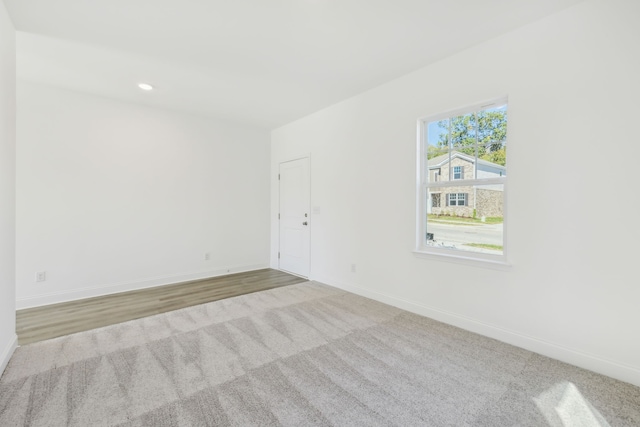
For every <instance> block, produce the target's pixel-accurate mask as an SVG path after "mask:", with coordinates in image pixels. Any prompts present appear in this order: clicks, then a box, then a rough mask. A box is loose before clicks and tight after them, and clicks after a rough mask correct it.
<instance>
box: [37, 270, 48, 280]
mask: <svg viewBox="0 0 640 427" xmlns="http://www.w3.org/2000/svg"><path fill="white" fill-rule="evenodd" d="M45 280H47V272H46V271H38V272H37V273H36V282H44V281H45Z"/></svg>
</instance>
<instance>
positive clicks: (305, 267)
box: [278, 155, 311, 278]
mask: <svg viewBox="0 0 640 427" xmlns="http://www.w3.org/2000/svg"><path fill="white" fill-rule="evenodd" d="M299 160H306V168H307V170H306V176H305V178H304V180H303V187H304V188H303V189H302V191H304V192H305V194H304V196H303V197H305V198H306V200H303V201H302V204H303V211H304V212H300V217H299V218H296V219H291V220H292V221H299V222H300V224H301V227H300V230H302V231H303V233H304V235H303V247H302V251H301V256H302V257H303V259H302V261H301V264H300V265H299V266H293V265H292V264H289V265H284V266H283V264H284V263H285V261H288V260H287V258H285V254H284V252H285V249H286V248H284V247H283V241H282V240H283V228H282V227H283V223H284V222H285V221H287V220H289V219H285V218H284V217H283V218H281V214H282V181H281V179H280V175H281V173H282V166H283V164H287V163H291V162H296V161H299ZM310 209H311V159H310V156H308V155H307V156H304V157H297V158H293V159H288V160H283V161H281V162H279V163H278V269H280V270H282V271H286V272H287V273H291V274H294V275H297V276H300V277H304V278H308V277H309V273H310V270H311V211H310ZM283 216H284V215H283ZM303 223H304V225H302V224H303Z"/></svg>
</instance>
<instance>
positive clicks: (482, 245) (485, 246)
mask: <svg viewBox="0 0 640 427" xmlns="http://www.w3.org/2000/svg"><path fill="white" fill-rule="evenodd" d="M465 246H472V247H474V248H482V249H493V250H496V251H501V250H502V246H501V245H490V244H488V243H465Z"/></svg>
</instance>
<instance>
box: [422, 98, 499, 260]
mask: <svg viewBox="0 0 640 427" xmlns="http://www.w3.org/2000/svg"><path fill="white" fill-rule="evenodd" d="M505 104H506V105H508V98H507V97H501V98H496V99H493V100H489V101H484V102H480V103H477V104H473V105H469V106H467V107H464V108H459V109H455V110H451V111H446V112H443V113H440V114H434V115H430V116H426V117H422V118H420V119H418V123H417V161H416V166H417V173H416V178H417V179H416V181H417V185H416V200H417V209H416V249H415V250H414V254H415V255H416V256H417V257H419V258H427V259H439V260H444V261H450V262H455V263H460V264H466V265H474V266H479V267H488V268H495V269H499V270H507V269H509V268H510V264H509V263H508V262H507V254H508V252H507V230H508V227H507V221H508V213H507V176H506V174H505V175H503V176H500V177H492V178H475V175H476V174H475V173H474V174H473V175H474V178H473V179H464V178H463V179H456V180H454V179H452V178H450V179H449V181H446V182H443V181H437V187H438V188H440V189H442V192H443V193H444V192H446V189H447V187H460V186H471V187H472V186H476V185H491V184H502V185H503V197H504V199H503V200H504V203H503V208H502V209H503V234H502V240H503V245H502V255H494V254H487V253H480V252H473V251H462V250H456V249H449V248H444V247H434V246H430V245H427V236H426V233H427V222H426V220H425V218H426V217H427V210H428V208H427V204H428V200H427V191H428V189H429V188H432V187H433V186H429V185H428V184H429V183H428V180H429V169H428V165H427V138H426V136H427V124H428V123H430V122H434V121H438V120H443V119H446V118H450V117H455V116H460V115H463V114H468V113H472V112H477V111H481V110H485V109H489V108H491V107H492V106H499V105H505ZM508 129H509V127H508V124H507V133H508V132H509V130H508ZM451 173H452V175H451V177H453V171H452V172H451ZM447 197H448V196H447ZM445 200H447V199H445ZM442 201H444V200H442ZM466 202H468V200H466Z"/></svg>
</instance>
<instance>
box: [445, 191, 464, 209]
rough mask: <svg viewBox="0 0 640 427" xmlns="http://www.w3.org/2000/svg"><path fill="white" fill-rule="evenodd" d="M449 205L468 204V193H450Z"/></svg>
mask: <svg viewBox="0 0 640 427" xmlns="http://www.w3.org/2000/svg"><path fill="white" fill-rule="evenodd" d="M449 206H467V193H449Z"/></svg>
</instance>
